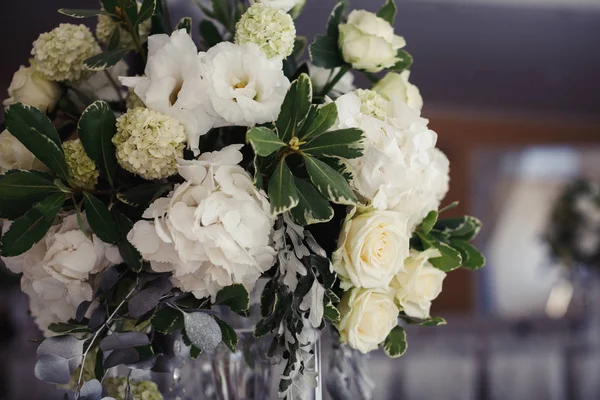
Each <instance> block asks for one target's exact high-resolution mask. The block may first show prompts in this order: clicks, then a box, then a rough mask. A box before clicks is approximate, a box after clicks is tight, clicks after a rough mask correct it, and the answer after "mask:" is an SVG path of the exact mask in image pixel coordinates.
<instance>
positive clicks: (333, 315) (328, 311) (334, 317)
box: [323, 303, 341, 324]
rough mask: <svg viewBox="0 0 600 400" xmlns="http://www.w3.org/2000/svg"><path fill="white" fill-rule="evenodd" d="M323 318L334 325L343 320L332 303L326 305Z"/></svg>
mask: <svg viewBox="0 0 600 400" xmlns="http://www.w3.org/2000/svg"><path fill="white" fill-rule="evenodd" d="M323 317H324V318H325V319H326V320H328V321H330V322H332V323H334V324H335V323H338V322H340V319H341V315H340V312H339V311H338V309H337V308H336V307H335V306H334V305H333V304H332V303H328V304H325V308H324V311H323Z"/></svg>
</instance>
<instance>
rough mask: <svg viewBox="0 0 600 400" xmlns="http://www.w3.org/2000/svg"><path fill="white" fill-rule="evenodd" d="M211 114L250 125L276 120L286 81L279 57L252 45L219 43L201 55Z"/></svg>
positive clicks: (234, 123)
mask: <svg viewBox="0 0 600 400" xmlns="http://www.w3.org/2000/svg"><path fill="white" fill-rule="evenodd" d="M201 58H202V63H203V65H204V77H205V79H206V82H207V84H208V96H209V98H210V101H211V105H212V109H213V110H212V112H211V113H212V114H213V115H215V117H219V118H221V119H222V120H224V121H226V122H225V123H224V124H230V125H239V126H254V125H255V124H262V123H265V122H271V121H274V120H276V119H277V116H278V115H279V111H280V110H281V104H282V103H283V99H284V98H285V95H286V93H287V90H288V88H289V85H290V81H289V80H288V79H287V78H286V77H285V75H284V74H283V64H282V61H281V58H279V57H274V58H271V59H267V57H266V56H265V54H264V53H263V52H262V51H261V50H260V49H259V48H258V46H256V45H255V44H251V43H248V44H244V45H236V44H233V43H228V42H223V43H219V44H217V45H216V46H214V47H212V48H211V49H209V50H208V51H207V52H206V53H203V54H202V55H201Z"/></svg>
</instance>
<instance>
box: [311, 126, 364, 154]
mask: <svg viewBox="0 0 600 400" xmlns="http://www.w3.org/2000/svg"><path fill="white" fill-rule="evenodd" d="M362 137H363V132H362V131H361V130H360V129H357V128H348V129H341V130H337V131H330V132H325V133H323V134H321V135H319V136H317V137H315V138H314V139H312V140H311V141H309V142H308V143H306V144H305V145H303V146H302V147H301V148H300V149H301V150H302V151H303V152H304V153H307V154H310V155H312V156H314V157H319V158H321V157H337V158H345V159H352V158H357V157H360V156H361V155H362V153H363V147H362V146H361V139H362Z"/></svg>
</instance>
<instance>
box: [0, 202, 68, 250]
mask: <svg viewBox="0 0 600 400" xmlns="http://www.w3.org/2000/svg"><path fill="white" fill-rule="evenodd" d="M64 202H65V195H64V194H63V193H56V194H53V195H50V196H48V197H47V198H45V199H44V200H42V201H40V202H39V203H37V204H36V205H34V206H33V208H32V209H31V210H29V211H27V212H26V213H25V215H23V216H22V217H19V218H17V219H16V220H14V222H13V223H12V224H11V226H10V228H9V229H8V231H6V233H5V234H4V235H3V236H2V239H0V254H2V256H3V257H14V256H18V255H20V254H23V253H25V252H26V251H27V250H29V249H30V248H31V247H32V246H33V245H34V244H36V243H37V242H39V241H40V240H42V239H43V238H44V236H45V235H46V233H47V232H48V229H50V227H51V226H52V224H53V223H54V218H56V214H58V211H59V210H60V209H61V208H62V205H63V203H64Z"/></svg>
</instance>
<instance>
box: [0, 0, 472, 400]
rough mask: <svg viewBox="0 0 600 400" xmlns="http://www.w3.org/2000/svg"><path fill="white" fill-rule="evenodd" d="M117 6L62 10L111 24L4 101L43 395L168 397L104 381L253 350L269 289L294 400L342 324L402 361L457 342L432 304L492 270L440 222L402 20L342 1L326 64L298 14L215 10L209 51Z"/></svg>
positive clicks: (272, 327)
mask: <svg viewBox="0 0 600 400" xmlns="http://www.w3.org/2000/svg"><path fill="white" fill-rule="evenodd" d="M101 3H102V4H101V7H99V8H98V9H97V10H60V12H61V13H62V14H65V15H68V16H71V17H74V18H86V17H94V18H97V20H98V23H97V27H96V30H95V35H94V34H93V33H92V31H91V30H90V29H89V28H88V27H86V26H85V25H75V24H61V25H60V26H58V27H57V28H55V29H54V30H52V31H50V32H47V33H43V34H41V35H40V36H39V38H38V39H37V40H36V41H35V42H34V43H33V48H32V51H31V59H30V65H29V66H23V67H21V68H20V69H19V71H17V72H16V73H15V76H14V78H13V82H12V84H11V86H10V88H9V90H8V92H9V97H8V98H7V99H6V100H5V102H4V105H5V106H6V113H5V122H4V125H5V126H4V127H3V130H4V131H3V132H2V134H0V173H1V174H2V175H1V176H0V217H1V218H2V219H3V220H2V237H1V239H0V252H1V255H2V259H3V261H4V262H5V264H6V265H7V266H8V268H9V269H11V270H12V271H13V272H15V273H21V274H22V278H21V286H22V290H23V291H24V292H25V293H27V294H28V295H29V299H30V307H31V313H32V315H33V317H34V318H35V320H36V322H37V324H38V325H39V327H40V329H41V331H42V332H43V333H44V335H45V336H46V339H45V340H44V341H43V342H42V343H41V344H40V345H39V348H38V351H37V354H38V362H37V365H36V369H35V372H36V376H38V378H40V379H42V380H45V381H49V382H53V383H56V384H60V385H70V388H71V389H72V391H73V393H72V396H74V398H77V399H88V400H91V399H100V398H103V396H107V395H110V396H112V397H115V398H136V399H137V398H143V399H150V398H162V395H161V394H160V393H158V389H157V387H156V385H153V383H152V382H144V381H135V382H133V381H131V382H130V379H129V378H127V379H125V378H119V377H114V376H113V375H111V374H110V372H109V371H111V370H113V369H114V368H113V367H117V366H126V367H127V368H129V369H132V370H146V371H150V370H152V371H159V372H165V371H169V370H172V369H173V368H176V366H177V365H180V364H178V362H176V361H175V360H174V358H177V357H178V356H176V355H175V352H174V350H173V346H174V343H176V342H177V340H169V339H176V338H179V337H181V338H182V344H183V346H185V347H186V348H187V349H188V354H189V356H190V357H191V358H196V357H199V356H201V357H205V356H208V355H209V354H211V351H212V350H214V349H215V348H217V347H218V346H221V345H223V346H226V347H228V348H229V349H230V351H232V352H236V351H238V350H237V348H236V347H237V345H238V332H237V331H236V330H235V329H233V328H232V326H231V321H230V320H229V319H228V318H229V317H230V316H231V315H232V314H231V312H233V313H237V314H239V315H241V316H243V317H248V316H249V314H250V310H251V309H252V308H251V298H252V297H253V296H252V293H253V292H254V291H256V290H261V291H262V292H261V293H260V296H257V297H260V300H259V302H260V306H259V307H258V308H259V309H260V315H258V316H257V317H256V319H255V320H254V322H253V325H252V328H253V330H254V336H255V337H257V338H259V337H270V339H271V345H270V346H269V348H268V351H267V352H266V356H268V357H270V358H271V359H272V360H273V362H283V363H284V364H285V368H284V371H283V374H282V375H281V377H280V378H281V382H280V384H279V395H280V397H282V398H288V399H300V398H306V390H310V388H311V387H314V386H316V385H317V384H318V383H319V382H318V381H319V378H318V371H317V370H316V369H315V359H314V358H315V350H314V349H315V348H314V345H315V343H316V341H318V338H319V334H320V332H321V331H322V330H323V329H324V328H325V327H327V326H329V327H331V328H332V329H333V330H334V331H335V332H337V333H339V335H336V337H338V338H339V341H340V342H341V343H342V344H347V345H349V346H350V347H352V348H354V349H357V350H359V351H360V352H363V353H367V352H370V351H372V350H375V349H377V348H378V347H383V349H384V350H385V351H386V353H387V354H388V355H389V356H391V357H398V356H400V355H402V354H403V353H404V351H405V350H406V335H405V331H404V328H403V326H404V325H405V324H406V323H419V324H424V325H438V324H443V323H444V321H443V319H441V318H436V317H432V316H431V315H430V307H431V303H432V301H433V300H434V299H435V298H436V297H437V296H438V295H439V294H440V292H441V290H442V282H443V280H444V278H445V276H446V274H447V273H448V272H450V271H452V270H455V269H457V268H459V267H465V268H468V269H473V270H475V269H478V268H481V267H482V266H483V265H484V259H483V257H482V256H481V254H480V253H479V252H478V251H477V249H476V248H475V247H473V246H472V245H471V244H469V242H470V241H471V240H472V239H473V238H474V237H475V235H476V234H477V233H478V231H479V229H480V225H481V224H480V223H479V221H478V220H477V219H475V218H472V217H462V218H450V219H438V215H439V213H440V212H442V211H443V210H440V209H439V208H440V202H441V201H442V199H443V198H444V196H445V195H446V192H447V190H448V181H449V179H448V172H449V162H448V159H447V158H446V156H445V155H444V154H443V153H442V152H441V151H440V150H438V149H437V148H436V140H437V135H436V133H435V132H433V131H432V130H431V129H429V128H428V120H426V119H424V118H422V117H421V107H422V103H423V102H422V99H421V96H420V94H419V90H418V89H417V88H416V87H415V86H414V85H412V84H411V83H410V82H409V71H408V68H409V67H410V66H411V64H412V58H411V56H410V55H409V54H408V53H407V52H406V51H405V50H404V48H405V46H406V42H405V40H404V38H403V37H401V36H397V35H396V34H395V33H394V28H393V23H394V20H395V15H396V11H397V10H396V5H395V4H394V2H393V1H392V0H388V1H387V2H386V3H385V4H384V5H383V6H382V8H381V9H380V10H379V11H378V12H377V14H375V13H371V12H368V11H364V10H353V11H351V12H349V13H348V11H347V4H346V2H344V1H341V2H339V3H338V4H337V5H336V6H335V8H334V9H333V11H332V13H331V15H330V18H329V21H328V24H327V28H326V33H325V34H323V35H318V36H317V37H316V38H315V40H314V42H313V43H312V44H311V45H310V46H308V54H309V56H310V63H309V62H306V61H305V56H304V55H305V52H306V51H305V50H306V47H307V40H306V38H303V37H301V36H297V35H296V28H295V25H294V18H295V17H296V16H298V15H299V13H300V12H301V11H302V8H303V5H304V4H303V3H304V2H303V1H297V0H263V1H261V0H253V1H251V2H250V3H251V4H250V5H248V4H246V2H242V1H228V0H213V1H211V2H210V3H207V4H204V3H200V4H199V5H200V7H201V9H202V11H203V13H204V15H205V17H206V18H205V19H204V20H202V21H201V22H200V24H199V29H198V31H199V32H198V35H197V36H199V38H200V41H199V43H200V50H199V48H198V46H197V45H196V44H195V42H194V41H193V40H192V34H194V36H196V32H194V31H195V30H194V29H192V27H193V26H194V25H193V24H192V21H191V19H190V18H183V19H182V20H180V21H179V23H178V24H177V25H176V26H171V21H170V18H169V13H168V4H167V2H166V0H144V1H142V2H136V1H134V0H102V2H101ZM353 71H354V72H356V73H359V74H364V75H365V76H366V77H367V78H368V79H369V80H370V81H371V82H373V86H372V88H371V89H355V88H354V86H353V75H352V74H353ZM381 72H384V73H385V75H384V76H383V79H380V75H381V74H380V73H381ZM257 282H260V285H257ZM255 286H256V288H257V289H255ZM259 287H260V289H258V288H259ZM228 309H229V310H228ZM203 353H204V354H203ZM178 361H181V360H178ZM119 379H122V380H119Z"/></svg>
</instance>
